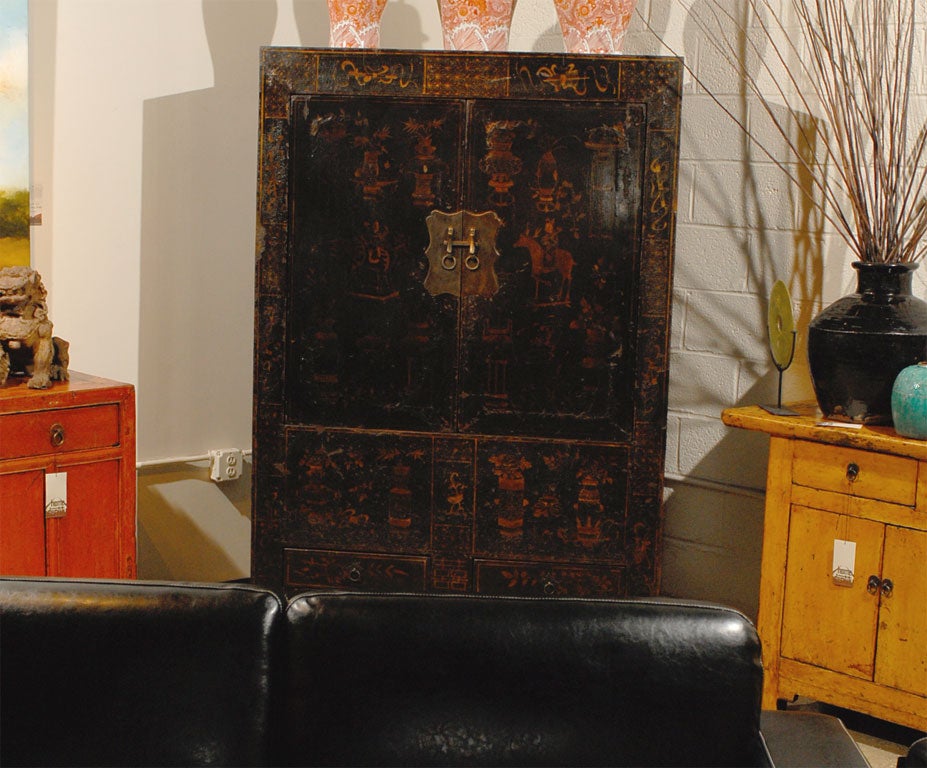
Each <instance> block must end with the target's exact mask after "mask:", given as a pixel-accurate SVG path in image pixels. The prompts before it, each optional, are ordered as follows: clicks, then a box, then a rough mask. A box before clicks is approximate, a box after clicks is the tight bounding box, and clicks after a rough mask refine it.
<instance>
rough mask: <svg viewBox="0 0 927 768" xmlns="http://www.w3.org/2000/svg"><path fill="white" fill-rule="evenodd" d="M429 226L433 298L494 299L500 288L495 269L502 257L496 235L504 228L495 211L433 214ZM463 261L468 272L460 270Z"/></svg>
mask: <svg viewBox="0 0 927 768" xmlns="http://www.w3.org/2000/svg"><path fill="white" fill-rule="evenodd" d="M425 224H426V226H427V227H428V234H429V240H430V242H429V245H428V248H427V249H426V250H425V255H426V256H427V257H428V267H429V268H428V275H427V276H426V277H425V288H426V289H427V290H428V292H429V293H431V294H432V295H433V296H437V295H439V294H441V293H449V294H451V295H452V296H460V295H461V294H462V293H463V294H466V295H470V296H474V295H478V296H487V297H488V296H492V295H493V294H494V293H495V292H496V290H497V289H498V287H499V283H498V279H497V277H496V274H495V269H494V262H495V259H496V258H497V257H498V255H499V253H498V251H497V250H496V233H497V232H498V231H499V228H500V227H501V226H502V220H501V219H500V218H499V217H498V215H497V214H496V213H495V212H494V211H483V212H481V213H474V212H472V211H457V212H455V213H446V212H444V211H432V213H431V214H430V215H429V216H428V218H427V219H426V220H425ZM462 249H465V251H464V253H463V254H460V251H461V250H462ZM461 257H462V258H461ZM461 261H462V262H463V267H464V268H465V269H466V271H463V270H458V265H459V264H460V262H461Z"/></svg>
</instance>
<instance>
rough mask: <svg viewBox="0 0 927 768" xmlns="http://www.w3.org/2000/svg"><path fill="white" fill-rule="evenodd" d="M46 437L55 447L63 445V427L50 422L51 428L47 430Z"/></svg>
mask: <svg viewBox="0 0 927 768" xmlns="http://www.w3.org/2000/svg"><path fill="white" fill-rule="evenodd" d="M48 439H49V440H50V441H51V444H52V445H53V446H54V447H55V448H60V447H61V446H62V445H64V427H62V426H61V425H60V424H52V426H51V429H50V430H48Z"/></svg>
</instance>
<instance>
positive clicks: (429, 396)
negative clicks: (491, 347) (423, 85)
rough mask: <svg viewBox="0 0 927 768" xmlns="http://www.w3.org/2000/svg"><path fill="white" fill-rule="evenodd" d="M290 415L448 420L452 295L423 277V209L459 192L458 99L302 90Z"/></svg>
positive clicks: (440, 424) (391, 421)
mask: <svg viewBox="0 0 927 768" xmlns="http://www.w3.org/2000/svg"><path fill="white" fill-rule="evenodd" d="M291 109H292V112H293V116H294V117H293V133H292V139H291V140H292V155H291V156H292V164H293V170H292V184H293V194H292V199H293V211H292V221H293V233H292V241H291V245H290V257H291V259H292V265H291V281H292V284H291V286H290V294H289V296H290V298H289V307H288V310H287V332H286V335H287V340H288V347H289V348H288V350H287V380H286V390H287V416H288V418H289V419H290V420H291V421H292V422H295V423H301V424H321V425H328V426H335V425H337V426H346V427H365V428H394V429H414V430H426V431H449V430H450V429H452V427H453V420H454V415H453V408H454V389H455V374H456V367H455V360H456V355H457V308H458V307H457V298H456V297H454V296H451V295H449V294H446V293H443V294H440V295H437V296H434V295H432V294H431V293H430V292H429V291H428V290H426V288H425V279H426V276H427V274H428V262H427V259H426V257H425V249H426V248H427V246H428V242H429V236H428V228H427V226H426V224H425V219H426V217H427V216H428V215H429V214H430V213H431V212H432V211H433V210H435V209H440V210H445V211H450V210H454V209H455V208H457V207H459V205H460V183H461V178H462V174H461V172H460V167H459V163H460V147H461V145H462V143H463V115H464V108H463V103H462V102H460V101H457V100H438V99H433V100H430V99H423V100H418V101H405V100H403V99H382V98H375V97H370V98H357V97H356V96H348V97H345V96H313V97H299V98H296V99H295V100H294V104H293V106H292V107H291Z"/></svg>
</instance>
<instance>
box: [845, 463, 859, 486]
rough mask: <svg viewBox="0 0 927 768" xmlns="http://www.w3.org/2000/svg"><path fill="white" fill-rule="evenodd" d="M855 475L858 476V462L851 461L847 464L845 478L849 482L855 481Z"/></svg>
mask: <svg viewBox="0 0 927 768" xmlns="http://www.w3.org/2000/svg"><path fill="white" fill-rule="evenodd" d="M857 477H859V464H857V463H856V462H855V461H851V462H850V463H849V464H847V480H849V481H850V482H851V483H855V482H856V478H857Z"/></svg>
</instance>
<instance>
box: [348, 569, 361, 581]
mask: <svg viewBox="0 0 927 768" xmlns="http://www.w3.org/2000/svg"><path fill="white" fill-rule="evenodd" d="M362 577H363V575H362V574H361V569H360V566H359V565H352V566H351V569H350V570H349V571H348V581H350V582H351V583H352V584H360V581H361V578H362Z"/></svg>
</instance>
